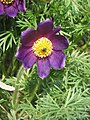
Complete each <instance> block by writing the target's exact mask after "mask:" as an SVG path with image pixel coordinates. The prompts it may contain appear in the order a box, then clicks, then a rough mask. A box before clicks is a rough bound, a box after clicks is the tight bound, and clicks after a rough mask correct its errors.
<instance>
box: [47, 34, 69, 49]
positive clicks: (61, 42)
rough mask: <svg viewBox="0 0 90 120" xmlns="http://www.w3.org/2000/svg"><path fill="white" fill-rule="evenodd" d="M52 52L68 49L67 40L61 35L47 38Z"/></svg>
mask: <svg viewBox="0 0 90 120" xmlns="http://www.w3.org/2000/svg"><path fill="white" fill-rule="evenodd" d="M49 39H50V40H51V42H52V46H53V49H54V50H64V49H66V48H68V40H67V38H66V37H64V36H63V35H55V36H51V37H50V38H49Z"/></svg>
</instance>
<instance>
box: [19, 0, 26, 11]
mask: <svg viewBox="0 0 90 120" xmlns="http://www.w3.org/2000/svg"><path fill="white" fill-rule="evenodd" d="M18 10H19V11H26V6H25V0H22V1H21V2H20V1H19V3H18Z"/></svg>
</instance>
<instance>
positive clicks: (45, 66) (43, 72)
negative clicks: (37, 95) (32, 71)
mask: <svg viewBox="0 0 90 120" xmlns="http://www.w3.org/2000/svg"><path fill="white" fill-rule="evenodd" d="M37 69H38V74H39V77H40V78H42V79H44V78H45V77H47V76H48V75H49V73H50V63H49V60H48V59H47V58H46V59H38V64H37Z"/></svg>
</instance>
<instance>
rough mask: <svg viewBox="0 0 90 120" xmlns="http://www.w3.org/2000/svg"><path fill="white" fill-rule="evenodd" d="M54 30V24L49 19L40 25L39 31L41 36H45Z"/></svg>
mask: <svg viewBox="0 0 90 120" xmlns="http://www.w3.org/2000/svg"><path fill="white" fill-rule="evenodd" d="M52 29H53V22H52V21H51V20H49V19H47V20H45V21H44V22H41V23H40V24H39V25H38V28H37V31H38V32H39V33H40V34H41V35H45V34H48V33H49V32H51V31H52Z"/></svg>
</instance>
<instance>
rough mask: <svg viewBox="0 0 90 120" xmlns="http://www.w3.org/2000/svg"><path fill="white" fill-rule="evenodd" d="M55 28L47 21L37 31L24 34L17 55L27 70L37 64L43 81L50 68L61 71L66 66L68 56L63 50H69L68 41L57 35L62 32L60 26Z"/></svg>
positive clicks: (26, 31)
mask: <svg viewBox="0 0 90 120" xmlns="http://www.w3.org/2000/svg"><path fill="white" fill-rule="evenodd" d="M53 27H54V25H53V22H52V21H51V20H49V19H47V20H45V21H44V22H41V23H40V24H39V25H38V27H37V30H33V29H27V30H25V31H24V32H22V34H21V46H20V48H19V49H18V51H17V53H16V57H17V58H18V60H20V61H21V62H22V64H23V66H24V67H25V68H26V69H28V68H30V67H32V65H33V64H34V63H37V70H38V75H39V77H40V78H42V79H43V78H45V77H47V76H48V75H49V73H50V67H53V68H54V69H56V70H60V69H62V68H63V67H64V66H65V58H66V56H65V54H64V53H63V52H62V50H64V49H66V48H68V40H67V38H66V37H64V36H63V35H59V34H56V33H57V32H59V31H60V27H59V26H58V27H57V28H56V29H54V28H53Z"/></svg>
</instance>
